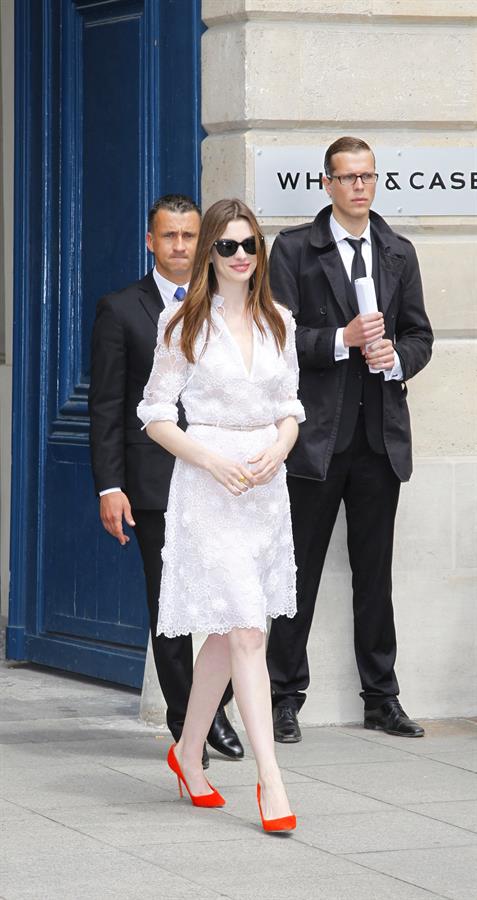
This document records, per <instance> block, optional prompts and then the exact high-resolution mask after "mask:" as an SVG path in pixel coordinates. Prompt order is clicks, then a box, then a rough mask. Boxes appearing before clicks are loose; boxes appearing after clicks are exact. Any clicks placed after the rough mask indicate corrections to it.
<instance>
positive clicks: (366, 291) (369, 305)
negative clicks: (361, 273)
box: [354, 276, 382, 375]
mask: <svg viewBox="0 0 477 900" xmlns="http://www.w3.org/2000/svg"><path fill="white" fill-rule="evenodd" d="M354 285H355V288H356V297H357V300H358V309H359V311H360V314H361V315H362V316H365V315H367V314H368V313H373V312H378V301H377V300H376V290H375V287H374V279H373V278H371V277H368V276H366V278H357V279H356V281H355V283H354ZM370 346H371V345H370V344H367V345H366V349H368V347H370ZM368 369H369V371H370V372H371V374H372V375H378V374H379V373H380V372H381V371H382V370H381V369H373V368H372V366H368Z"/></svg>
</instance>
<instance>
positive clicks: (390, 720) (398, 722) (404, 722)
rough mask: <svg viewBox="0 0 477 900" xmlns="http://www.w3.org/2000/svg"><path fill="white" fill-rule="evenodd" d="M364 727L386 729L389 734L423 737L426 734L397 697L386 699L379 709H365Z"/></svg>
mask: <svg viewBox="0 0 477 900" xmlns="http://www.w3.org/2000/svg"><path fill="white" fill-rule="evenodd" d="M364 727H365V728H369V729H371V730H376V729H379V730H380V731H386V732H387V734H397V735H399V737H423V735H424V729H423V728H422V726H421V725H418V724H417V722H413V720H412V719H410V718H409V716H407V715H406V713H405V712H404V710H403V708H402V706H401V704H400V703H399V700H397V699H396V697H390V698H389V699H388V700H385V701H384V703H382V704H381V706H378V707H377V709H365V711H364Z"/></svg>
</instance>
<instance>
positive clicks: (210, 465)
mask: <svg viewBox="0 0 477 900" xmlns="http://www.w3.org/2000/svg"><path fill="white" fill-rule="evenodd" d="M204 468H206V469H207V471H208V472H210V474H211V475H212V476H213V477H214V478H215V480H216V481H218V482H219V484H222V485H223V486H224V487H225V488H227V490H228V491H230V493H231V494H234V496H235V497H239V496H240V494H244V493H245V492H246V491H248V489H249V488H251V487H253V486H254V484H256V479H255V476H254V475H253V473H252V472H251V471H250V469H247V467H246V466H243V465H241V463H237V462H232V460H231V459H226V458H225V457H223V456H216V455H215V454H211V456H210V458H209V459H208V461H207V465H206V466H205V467H204Z"/></svg>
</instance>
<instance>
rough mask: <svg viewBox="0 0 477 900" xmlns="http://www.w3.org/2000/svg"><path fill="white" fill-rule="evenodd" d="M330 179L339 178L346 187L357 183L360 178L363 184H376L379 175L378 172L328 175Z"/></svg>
mask: <svg viewBox="0 0 477 900" xmlns="http://www.w3.org/2000/svg"><path fill="white" fill-rule="evenodd" d="M326 177H327V178H328V180H329V181H331V180H332V179H333V178H337V179H338V181H339V183H340V184H342V185H344V186H345V187H351V186H352V185H354V184H356V181H357V180H358V178H361V181H362V183H363V184H376V182H377V180H378V178H379V175H378V173H377V172H363V174H362V175H327V176H326Z"/></svg>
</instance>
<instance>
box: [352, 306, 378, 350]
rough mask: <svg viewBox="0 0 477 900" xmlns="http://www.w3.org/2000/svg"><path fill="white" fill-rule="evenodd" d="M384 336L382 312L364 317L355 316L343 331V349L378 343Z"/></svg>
mask: <svg viewBox="0 0 477 900" xmlns="http://www.w3.org/2000/svg"><path fill="white" fill-rule="evenodd" d="M383 334H384V316H383V314H382V312H375V313H367V314H366V315H365V316H361V315H359V316H356V317H355V318H354V319H352V320H351V322H348V324H347V326H346V328H345V329H344V331H343V342H344V345H345V347H364V345H365V344H372V343H373V341H379V339H380V338H382V336H383Z"/></svg>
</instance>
